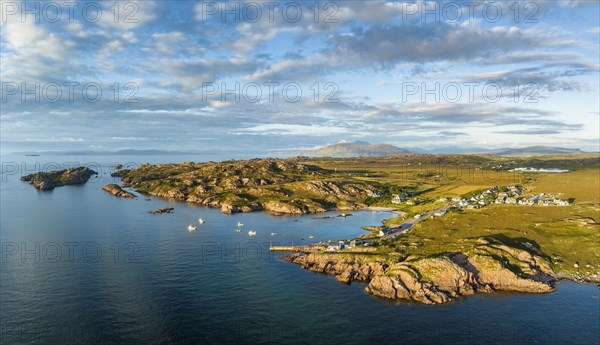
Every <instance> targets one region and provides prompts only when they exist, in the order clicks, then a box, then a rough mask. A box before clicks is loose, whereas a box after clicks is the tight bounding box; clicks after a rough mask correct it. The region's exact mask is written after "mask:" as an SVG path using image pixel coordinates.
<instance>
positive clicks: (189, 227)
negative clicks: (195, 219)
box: [187, 224, 198, 231]
mask: <svg viewBox="0 0 600 345" xmlns="http://www.w3.org/2000/svg"><path fill="white" fill-rule="evenodd" d="M187 229H188V231H194V230H196V229H198V228H197V227H195V226H193V225H192V224H190V225H188V227H187Z"/></svg>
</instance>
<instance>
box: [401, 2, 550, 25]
mask: <svg viewBox="0 0 600 345" xmlns="http://www.w3.org/2000/svg"><path fill="white" fill-rule="evenodd" d="M399 7H400V9H401V20H402V22H403V23H407V22H414V21H418V22H422V23H441V22H445V23H453V24H459V23H465V22H468V23H474V22H475V21H477V20H481V21H484V22H486V23H498V22H499V21H501V20H502V19H505V20H508V21H510V22H512V23H526V24H535V23H538V22H539V18H538V16H539V13H540V6H539V5H538V4H537V2H535V1H448V2H436V1H408V2H404V3H401V4H400V5H399Z"/></svg>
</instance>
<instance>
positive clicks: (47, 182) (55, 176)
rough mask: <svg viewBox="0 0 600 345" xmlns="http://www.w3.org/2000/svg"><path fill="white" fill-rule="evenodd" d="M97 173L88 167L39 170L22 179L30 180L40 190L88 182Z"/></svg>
mask: <svg viewBox="0 0 600 345" xmlns="http://www.w3.org/2000/svg"><path fill="white" fill-rule="evenodd" d="M97 174H98V173H97V172H95V171H94V170H91V169H89V168H87V167H78V168H71V169H63V170H56V171H49V172H37V173H35V174H31V175H26V176H22V177H21V181H25V182H29V183H30V184H32V185H33V186H34V187H35V188H37V189H39V190H50V189H54V188H55V187H60V186H65V185H72V184H83V183H86V182H87V181H88V180H89V179H90V177H92V175H97Z"/></svg>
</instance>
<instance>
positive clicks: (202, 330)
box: [0, 155, 600, 344]
mask: <svg viewBox="0 0 600 345" xmlns="http://www.w3.org/2000/svg"><path fill="white" fill-rule="evenodd" d="M1 158H2V176H1V178H2V183H1V184H0V196H1V203H0V242H1V248H0V250H1V251H0V254H1V262H0V343H1V344H599V343H600V291H599V289H598V287H596V286H595V285H590V284H577V283H573V282H560V283H559V284H558V285H557V290H556V292H554V293H550V294H540V295H535V294H520V293H492V294H476V295H474V296H469V297H465V298H460V299H457V300H455V301H452V302H451V303H448V304H443V305H421V304H417V303H412V302H402V301H390V300H384V299H380V298H377V297H374V296H371V295H369V294H368V293H366V292H365V291H364V288H365V284H363V283H353V284H351V285H346V284H342V283H340V282H338V281H337V280H336V279H335V278H334V277H333V276H328V275H324V274H319V273H314V272H310V271H308V270H304V269H301V268H300V267H299V266H297V265H295V264H291V263H287V262H284V261H282V260H281V257H282V256H284V255H285V253H271V252H269V250H268V247H269V246H270V245H287V244H291V245H297V244H309V243H313V242H317V241H323V240H338V239H349V238H352V237H354V236H357V235H359V234H362V233H364V230H362V227H363V226H366V225H379V224H380V223H381V221H382V220H383V219H385V218H388V217H391V216H392V214H390V213H387V212H374V211H359V212H352V216H349V217H346V218H342V217H337V216H338V215H339V212H327V213H323V214H317V215H305V216H294V217H292V216H271V215H268V214H266V213H262V212H257V213H249V214H235V215H225V214H222V213H221V212H220V211H219V210H215V209H209V208H205V207H201V206H196V205H190V204H186V203H183V202H174V201H169V200H164V199H159V198H155V197H150V196H143V195H141V196H140V197H138V198H137V199H133V200H130V199H120V198H116V197H113V196H111V195H109V194H108V193H106V192H104V191H103V190H102V186H104V185H105V184H107V183H118V182H119V180H118V179H116V178H113V177H111V176H110V173H111V172H113V171H114V168H112V166H114V165H115V164H122V165H124V166H126V167H135V166H138V165H140V164H142V163H144V162H148V163H166V162H174V163H177V162H183V161H199V162H201V161H210V160H212V161H218V160H222V159H221V158H219V157H217V156H214V157H211V156H110V155H104V156H89V155H88V156H64V155H63V156H48V155H43V156H38V157H31V156H23V155H3V156H2V157H1ZM229 158H246V157H226V159H229ZM77 165H85V166H88V167H90V168H92V169H94V170H96V171H98V172H99V175H98V176H95V177H92V179H90V181H88V182H87V183H86V184H84V185H77V186H64V187H58V188H56V189H54V190H52V191H43V192H42V191H38V190H36V189H35V188H34V187H33V186H31V185H29V184H27V183H25V182H21V181H20V177H21V176H22V175H26V174H29V173H32V172H34V171H35V170H46V171H47V170H54V169H58V168H65V167H69V166H77ZM165 206H173V207H174V208H175V210H174V213H172V214H158V215H152V214H148V211H150V210H154V209H156V208H159V207H165ZM199 218H203V219H204V220H205V221H206V222H205V223H204V224H202V225H201V224H199V223H198V219H199ZM238 222H240V223H243V224H244V225H243V226H242V227H240V229H241V230H242V231H241V232H236V231H235V230H236V229H237V228H238V226H237V223H238ZM190 224H193V225H194V226H197V230H196V231H193V232H189V231H188V230H187V226H188V225H190ZM250 230H254V231H256V236H249V235H248V231H250ZM272 233H275V234H276V235H272Z"/></svg>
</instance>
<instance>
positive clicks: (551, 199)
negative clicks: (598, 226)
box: [392, 185, 571, 215]
mask: <svg viewBox="0 0 600 345" xmlns="http://www.w3.org/2000/svg"><path fill="white" fill-rule="evenodd" d="M524 192H525V189H524V188H523V187H522V186H518V185H513V186H506V187H502V188H500V187H498V186H494V187H491V188H489V189H487V190H485V191H481V192H478V193H475V194H474V195H472V196H463V197H446V198H440V199H439V200H438V201H439V202H448V201H450V202H452V204H451V205H449V207H448V209H449V210H452V209H463V208H466V209H479V208H482V207H485V206H488V205H490V204H492V203H493V204H507V205H526V206H533V205H539V206H552V205H554V206H569V205H570V204H571V203H570V201H569V200H562V199H560V196H561V193H559V194H547V193H540V194H532V195H528V196H525V197H522V195H523V193H524ZM419 202H420V199H418V198H415V199H408V195H407V194H406V193H404V194H397V195H394V196H393V197H392V203H393V204H402V203H405V204H407V205H415V204H418V203H419ZM442 215H443V214H442Z"/></svg>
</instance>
